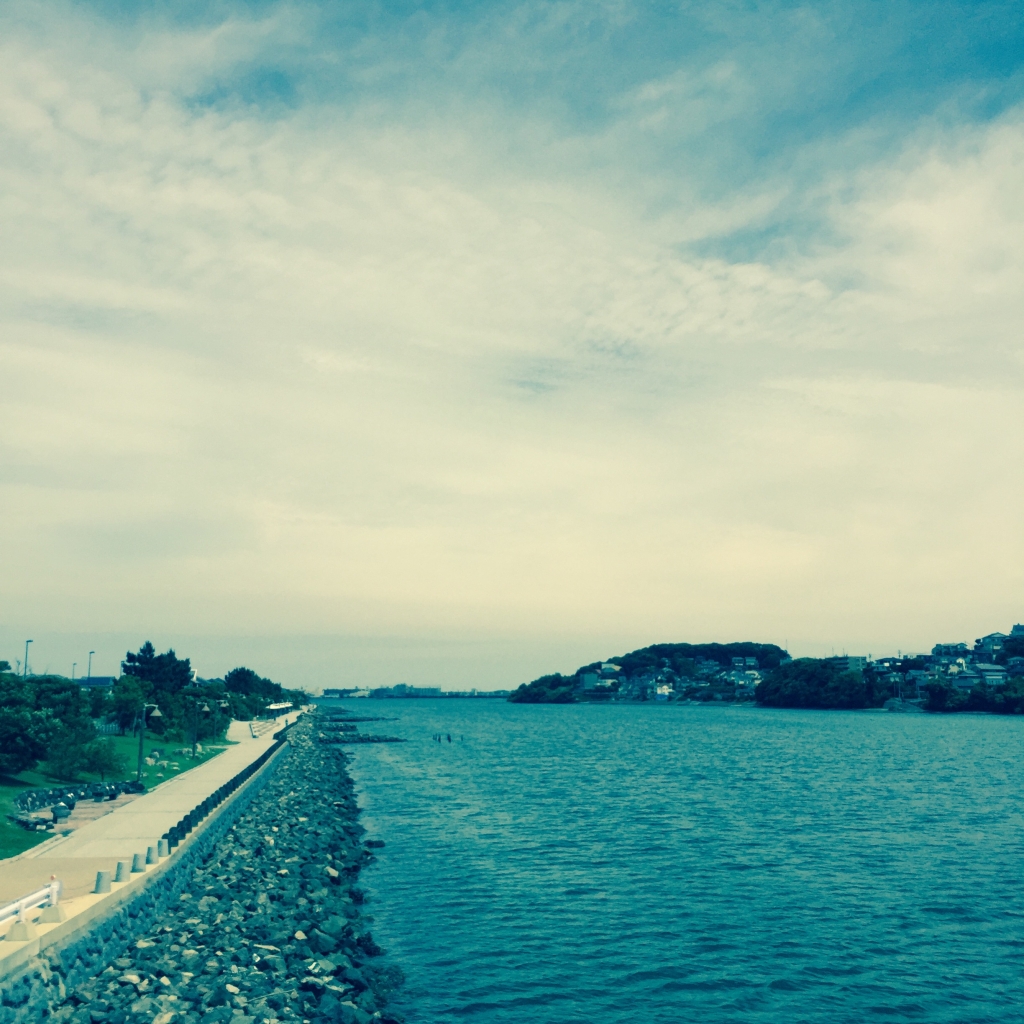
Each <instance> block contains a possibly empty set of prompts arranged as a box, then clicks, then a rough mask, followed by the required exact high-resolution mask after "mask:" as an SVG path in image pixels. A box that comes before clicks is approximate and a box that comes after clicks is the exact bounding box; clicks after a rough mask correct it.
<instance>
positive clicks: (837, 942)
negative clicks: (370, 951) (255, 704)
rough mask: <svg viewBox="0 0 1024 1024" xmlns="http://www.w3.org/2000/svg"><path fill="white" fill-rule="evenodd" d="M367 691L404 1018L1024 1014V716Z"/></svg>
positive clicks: (359, 760) (370, 779)
mask: <svg viewBox="0 0 1024 1024" xmlns="http://www.w3.org/2000/svg"><path fill="white" fill-rule="evenodd" d="M346 706H348V707H350V708H353V709H358V711H359V712H360V713H363V714H366V713H373V714H385V715H389V716H395V718H396V720H395V721H392V722H386V723H384V722H375V723H367V725H365V726H362V728H363V729H364V730H365V731H372V732H375V733H388V734H392V735H396V736H401V737H403V738H404V739H405V740H407V742H405V743H395V744H381V745H374V746H356V747H350V748H348V749H350V750H351V751H352V752H353V759H352V772H353V775H354V777H355V779H356V782H357V786H358V790H359V794H360V801H361V804H362V806H363V807H364V809H365V811H364V815H363V818H362V821H363V824H364V825H365V826H366V827H367V829H368V830H369V834H370V835H371V836H373V837H374V838H379V839H383V840H384V841H385V843H386V846H385V848H384V849H382V850H379V851H377V853H378V861H377V863H376V864H374V865H372V866H371V867H369V868H368V869H367V870H366V871H365V872H364V874H363V876H362V878H363V884H364V885H365V886H366V887H367V889H368V892H369V894H370V896H371V898H372V909H371V913H372V914H373V915H374V917H375V924H374V927H373V931H374V937H375V938H376V940H377V941H378V942H379V943H380V944H381V945H383V946H385V947H386V948H387V950H388V953H389V957H390V959H392V960H393V961H394V962H396V963H398V964H399V965H400V966H401V967H402V968H403V970H404V971H405V974H406V977H407V981H406V985H405V987H404V989H403V991H402V992H401V994H400V995H399V996H398V997H397V999H396V1000H395V1001H394V1003H393V1005H395V1006H396V1007H397V1008H398V1009H400V1010H401V1011H402V1012H403V1013H404V1014H405V1015H406V1017H407V1019H408V1021H409V1022H410V1024H433V1022H442V1021H471V1022H480V1024H484V1022H486V1024H504V1022H509V1024H522V1022H531V1024H548V1022H550V1024H555V1022H563V1021H564V1022H569V1021H572V1022H588V1024H619V1022H627V1021H631V1022H632V1021H644V1022H647V1021H652V1022H662V1021H664V1022H673V1024H675V1022H683V1021H700V1022H707V1024H718V1022H736V1024H754V1022H772V1024H796V1022H801V1021H807V1022H819V1021H820V1022H826V1021H827V1022H830V1024H835V1022H846V1021H849V1022H857V1024H862V1022H864V1021H869V1020H877V1021H904V1020H906V1021H926V1022H928V1024H939V1022H947V1021H948V1022H957V1024H967V1022H981V1021H992V1022H1001V1024H1004V1022H1009V1021H1018V1020H1022V1019H1024V881H1022V876H1024V860H1022V854H1024V813H1022V812H1024V767H1022V764H1024V759H1022V757H1021V744H1022V740H1024V721H1022V720H1021V719H1020V718H999V717H994V716H977V715H959V716H935V715H924V714H918V715H909V714H889V713H864V712H861V713H858V712H811V711H775V710H764V709H758V708H754V707H751V708H736V707H693V706H672V705H667V706H666V705H628V704H618V705H560V706H558V705H556V706H537V705H513V704H507V703H505V702H503V701H499V700H483V699H477V700H454V699H415V700H391V701H349V702H347V704H346ZM438 733H440V734H441V735H442V741H441V742H440V743H439V742H437V741H436V740H434V738H433V737H434V735H435V734H438ZM449 734H450V735H451V737H452V742H448V739H447V736H448V735H449Z"/></svg>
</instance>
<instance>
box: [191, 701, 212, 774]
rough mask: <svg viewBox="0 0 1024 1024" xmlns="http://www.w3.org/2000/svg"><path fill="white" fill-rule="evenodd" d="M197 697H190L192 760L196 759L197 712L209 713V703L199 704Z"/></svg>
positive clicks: (197, 741)
mask: <svg viewBox="0 0 1024 1024" xmlns="http://www.w3.org/2000/svg"><path fill="white" fill-rule="evenodd" d="M199 701H200V698H199V697H193V698H192V760H193V761H194V760H195V759H196V746H197V744H198V743H199V713H200V712H203V713H204V714H207V715H208V714H209V713H210V705H209V704H206V703H205V702H204V704H203V706H202V707H200V706H199Z"/></svg>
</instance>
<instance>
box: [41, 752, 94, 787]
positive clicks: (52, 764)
mask: <svg viewBox="0 0 1024 1024" xmlns="http://www.w3.org/2000/svg"><path fill="white" fill-rule="evenodd" d="M84 760H85V745H84V744H81V743H54V744H53V745H52V746H51V747H50V749H49V750H48V751H47V754H46V761H45V762H44V763H43V767H44V768H45V769H46V774H47V775H49V776H50V778H51V779H53V780H54V781H56V782H75V781H77V779H78V773H79V772H80V771H81V770H82V763H83V761H84Z"/></svg>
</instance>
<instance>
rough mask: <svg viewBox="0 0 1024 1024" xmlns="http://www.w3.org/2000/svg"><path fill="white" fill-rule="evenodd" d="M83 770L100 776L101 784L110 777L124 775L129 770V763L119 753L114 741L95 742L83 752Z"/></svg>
mask: <svg viewBox="0 0 1024 1024" xmlns="http://www.w3.org/2000/svg"><path fill="white" fill-rule="evenodd" d="M82 768H83V769H84V770H85V771H87V772H91V773H92V774H93V775H98V776H99V777H100V782H105V781H106V778H107V776H108V775H119V774H122V773H123V772H124V771H125V769H126V768H127V762H126V760H125V758H124V756H123V755H122V754H119V753H118V752H117V748H116V747H115V746H114V741H113V740H111V739H106V740H93V742H92V743H90V744H89V745H88V746H87V747H86V748H85V749H84V751H83V757H82Z"/></svg>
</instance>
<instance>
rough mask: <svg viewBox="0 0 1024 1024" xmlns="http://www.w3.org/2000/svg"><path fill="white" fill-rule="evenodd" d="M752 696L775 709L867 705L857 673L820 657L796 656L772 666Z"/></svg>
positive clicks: (849, 707)
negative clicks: (793, 659)
mask: <svg viewBox="0 0 1024 1024" xmlns="http://www.w3.org/2000/svg"><path fill="white" fill-rule="evenodd" d="M754 699H755V700H756V701H757V702H758V703H760V704H764V705H766V706H768V707H776V708H826V709H829V708H832V709H853V708H863V707H866V706H867V688H866V687H865V685H864V679H863V676H862V675H861V673H860V672H842V671H840V670H839V669H838V668H837V667H836V666H835V665H834V664H833V663H832V662H830V661H824V660H821V659H819V658H797V659H796V660H795V661H789V662H786V663H785V664H782V665H779V666H778V668H775V669H772V671H771V672H769V674H768V676H767V677H766V678H765V679H764V680H763V681H762V682H761V683H759V684H758V686H757V689H756V690H755V691H754Z"/></svg>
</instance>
